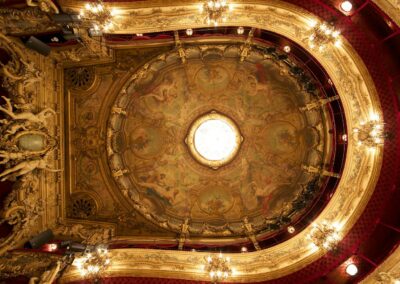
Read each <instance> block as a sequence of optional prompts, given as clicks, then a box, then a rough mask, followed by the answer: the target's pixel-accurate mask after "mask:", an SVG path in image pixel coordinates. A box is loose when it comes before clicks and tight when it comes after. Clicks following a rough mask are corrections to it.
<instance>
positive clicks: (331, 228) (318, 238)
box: [308, 222, 340, 251]
mask: <svg viewBox="0 0 400 284" xmlns="http://www.w3.org/2000/svg"><path fill="white" fill-rule="evenodd" d="M308 239H310V240H311V242H312V246H313V247H317V248H319V249H322V250H326V251H330V250H336V248H337V245H338V244H339V241H340V236H339V229H338V226H337V225H333V224H332V225H331V224H329V223H327V222H323V223H321V224H313V226H312V229H311V232H310V234H309V235H308Z"/></svg>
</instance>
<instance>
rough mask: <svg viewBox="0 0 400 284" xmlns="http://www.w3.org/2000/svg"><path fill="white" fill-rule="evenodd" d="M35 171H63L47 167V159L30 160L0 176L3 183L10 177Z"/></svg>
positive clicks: (5, 171)
mask: <svg viewBox="0 0 400 284" xmlns="http://www.w3.org/2000/svg"><path fill="white" fill-rule="evenodd" d="M35 169H40V170H45V171H49V172H60V171H62V170H57V169H52V168H49V167H48V166H47V162H46V159H45V157H44V158H41V159H37V160H28V161H23V162H20V163H19V164H17V165H15V166H14V167H12V168H9V169H6V170H4V171H3V172H2V173H1V174H0V178H2V179H1V181H5V180H7V179H9V178H10V177H12V176H14V177H17V176H22V175H25V174H27V173H30V172H31V171H33V170H35Z"/></svg>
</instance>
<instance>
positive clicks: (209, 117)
mask: <svg viewBox="0 0 400 284" xmlns="http://www.w3.org/2000/svg"><path fill="white" fill-rule="evenodd" d="M242 141H243V137H242V136H241V135H240V132H239V129H238V127H237V126H236V124H235V123H234V122H233V120H232V119H230V118H228V117H227V116H225V115H222V114H220V113H217V112H216V111H212V112H210V113H207V114H205V115H203V116H201V117H200V118H198V119H196V120H195V122H194V123H193V124H192V125H191V127H190V130H189V134H188V136H187V138H186V143H187V145H188V148H189V151H190V152H191V154H192V155H193V157H194V158H195V159H196V160H197V161H198V162H199V163H201V164H203V165H206V166H209V167H211V168H213V169H218V168H219V167H221V166H223V165H225V164H227V163H229V162H230V161H232V159H233V158H234V157H235V156H236V154H237V152H238V151H239V149H240V144H241V142H242Z"/></svg>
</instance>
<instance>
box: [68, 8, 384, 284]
mask: <svg viewBox="0 0 400 284" xmlns="http://www.w3.org/2000/svg"><path fill="white" fill-rule="evenodd" d="M70 2H71V1H69V3H70ZM165 2H166V1H165ZM64 3H65V2H64ZM163 3H164V2H163ZM169 3H170V2H169ZM242 3H244V2H240V3H238V4H235V7H234V11H233V12H232V14H231V16H229V17H228V19H227V22H226V23H224V25H226V26H251V27H255V28H260V29H264V30H270V31H272V32H275V33H278V34H281V35H283V36H285V37H287V38H289V39H291V40H293V41H294V42H296V43H298V44H300V45H302V46H303V47H304V48H305V49H306V50H307V51H308V52H309V53H310V54H312V55H313V56H314V57H315V58H316V59H317V60H318V61H319V62H320V64H321V65H322V66H323V67H324V69H325V70H326V72H327V73H328V75H329V76H330V78H331V80H332V82H333V83H334V85H335V86H336V88H337V91H338V93H339V95H340V99H341V102H342V105H343V108H344V112H345V115H346V120H347V127H348V131H347V132H348V133H351V129H353V128H355V127H356V126H358V125H359V123H360V122H361V121H368V120H369V119H370V117H371V115H372V114H378V115H379V116H380V117H382V111H381V106H380V102H379V99H378V96H377V93H376V89H375V86H374V84H373V81H372V79H371V77H370V75H369V73H368V71H367V68H366V67H365V65H364V63H363V62H362V60H361V58H360V57H359V56H358V55H357V53H356V52H355V50H354V49H353V48H352V47H351V45H350V44H349V43H348V42H347V41H346V39H345V38H344V37H342V36H341V37H340V39H341V41H342V45H341V46H340V47H338V48H336V47H334V46H333V45H328V46H327V48H326V50H325V52H323V53H320V52H318V51H316V50H312V49H310V48H309V47H308V46H307V45H306V44H305V43H304V40H305V39H306V36H307V32H308V30H309V23H310V21H312V20H315V19H316V17H315V16H314V15H313V14H310V13H309V12H307V11H305V10H303V9H301V8H299V7H297V6H294V5H292V4H288V3H285V2H281V1H277V0H271V1H268V2H265V1H252V2H251V3H250V2H247V1H246V2H245V3H246V4H242ZM174 4H175V2H174ZM196 4H197V2H195V1H185V4H182V5H181V6H168V5H165V6H163V5H161V4H160V7H158V8H157V9H153V8H148V9H131V10H128V8H127V9H126V10H124V11H123V12H124V13H126V15H128V14H129V13H133V12H134V13H133V14H131V15H129V16H124V15H121V18H120V20H121V26H120V29H119V30H118V31H116V32H118V33H147V32H154V31H165V30H177V29H179V30H183V29H186V28H196V27H204V26H205V25H204V23H203V21H202V17H200V16H196V15H198V14H196V13H198V12H197V10H196ZM125 5H128V4H125ZM188 14H189V15H191V17H188V16H187V15H188ZM353 140H354V139H349V142H348V150H347V157H348V159H347V160H346V164H345V166H344V170H343V172H342V177H341V180H340V182H339V185H338V188H337V190H336V192H335V194H334V195H333V197H332V199H331V201H330V202H329V204H328V205H327V206H326V207H325V208H324V210H323V211H322V212H321V214H320V215H319V216H318V218H317V219H316V220H315V222H316V223H321V222H323V221H327V222H329V223H336V224H338V226H339V227H340V229H341V231H340V236H341V237H344V236H345V235H346V234H347V233H348V232H349V231H350V229H351V228H352V226H353V225H354V224H355V222H356V221H357V219H358V218H359V217H360V215H361V214H362V212H363V211H364V208H365V206H366V204H367V203H368V201H369V199H370V197H371V195H372V193H373V191H374V188H375V185H376V182H377V180H378V177H379V174H380V169H381V164H382V156H383V148H382V146H379V147H377V148H374V149H373V150H372V151H371V150H369V149H368V148H363V147H360V146H357V145H356V142H355V141H353ZM310 231H311V226H309V227H307V228H306V229H304V230H303V231H302V232H300V233H299V234H297V235H296V236H294V237H293V238H291V239H289V240H288V241H286V242H283V243H280V244H278V245H276V246H273V247H271V248H268V249H265V250H261V251H257V252H252V253H245V254H227V256H229V257H231V260H232V261H231V262H232V267H234V268H235V269H236V270H237V273H236V274H235V275H233V276H232V277H231V278H229V281H230V282H235V283H238V282H257V281H266V280H271V279H275V278H279V277H283V276H285V275H288V274H290V273H293V272H295V271H298V270H300V269H301V268H303V267H305V266H307V265H309V264H311V263H312V262H314V261H316V260H317V259H319V258H320V257H321V256H323V254H324V252H323V251H321V250H318V249H311V248H310V244H309V241H307V235H308V234H309V233H310ZM205 255H206V254H205V253H200V252H182V251H168V250H147V249H127V250H125V249H124V250H114V251H112V262H113V264H112V266H111V268H110V269H109V270H108V271H107V275H108V276H136V277H140V276H141V277H146V276H151V277H160V278H177V279H193V280H207V275H205V273H202V272H201V270H200V265H201V264H202V261H203V258H204V256H205ZM79 279H80V276H79V275H78V272H77V271H76V270H74V269H71V270H69V271H68V272H67V273H66V274H65V276H64V278H63V280H64V281H73V280H79Z"/></svg>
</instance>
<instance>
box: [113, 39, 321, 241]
mask: <svg viewBox="0 0 400 284" xmlns="http://www.w3.org/2000/svg"><path fill="white" fill-rule="evenodd" d="M186 54H187V58H186V62H185V63H184V64H183V63H182V61H181V58H179V56H178V55H177V54H176V53H171V54H164V55H162V56H159V57H158V58H157V59H156V60H153V61H151V62H149V63H148V64H146V65H145V66H144V67H143V68H141V69H140V70H139V71H138V72H136V73H135V74H134V75H132V76H131V78H130V79H129V80H128V81H127V83H126V84H125V85H124V86H123V87H122V89H121V90H120V92H119V94H118V96H117V98H116V100H115V102H114V106H113V108H112V109H113V112H112V114H111V116H110V118H109V126H108V130H107V136H108V141H107V147H108V156H109V166H110V167H111V170H112V172H113V176H114V179H115V181H116V183H117V184H118V187H119V189H120V191H121V193H122V194H123V195H124V196H126V197H127V199H128V200H130V201H131V204H132V205H133V208H135V209H136V210H137V211H139V212H141V214H142V215H144V216H145V217H146V218H147V219H148V220H151V221H153V222H154V223H156V224H158V225H160V226H161V227H163V228H165V229H168V230H172V231H177V232H179V231H180V229H181V225H180V224H182V223H184V222H185V220H188V221H189V223H190V224H191V227H190V232H191V233H192V234H194V235H196V234H198V235H210V236H212V235H226V236H227V235H236V234H240V232H242V229H241V228H242V227H243V222H244V220H246V222H247V220H251V222H252V224H253V225H254V228H260V229H261V228H262V227H263V226H265V224H267V223H268V220H272V219H274V218H275V217H276V216H280V215H282V214H283V213H284V212H288V211H290V210H292V207H293V206H292V205H293V201H294V200H296V199H297V198H298V197H299V195H300V194H301V193H302V192H304V187H305V186H306V185H307V184H308V183H309V182H310V181H312V179H313V178H314V176H313V175H312V174H309V173H308V172H305V171H304V170H303V168H302V165H312V166H317V165H320V164H321V163H322V161H323V159H324V157H325V156H326V155H325V154H324V151H327V150H326V147H324V141H325V137H324V136H325V134H324V133H325V131H326V129H324V124H323V123H322V122H323V118H322V117H321V115H322V114H321V113H320V110H315V111H301V108H302V107H303V106H304V105H306V104H307V103H309V102H311V101H312V100H313V98H312V97H311V95H310V94H309V93H307V92H306V91H305V90H304V89H303V88H302V87H301V85H300V84H299V83H298V82H297V80H296V79H295V78H294V77H293V76H291V75H289V73H288V71H287V69H285V68H284V67H283V66H282V64H281V63H280V62H277V61H274V60H272V59H271V58H266V57H264V56H263V55H262V54H261V53H260V52H256V51H253V52H252V53H251V54H250V56H249V57H248V58H247V59H246V60H244V62H241V60H240V56H239V55H240V51H239V49H238V47H237V46H231V47H228V46H223V47H221V46H219V47H213V46H200V47H192V48H191V49H188V50H187V51H186ZM213 110H214V111H217V112H219V113H221V114H223V115H226V116H228V117H229V118H231V119H232V120H233V121H234V122H235V123H236V124H237V126H238V128H239V130H240V132H241V135H242V136H243V138H244V140H243V143H242V145H241V148H240V150H239V153H238V154H237V155H236V157H235V158H234V159H233V160H232V161H231V162H230V163H229V164H227V165H224V166H222V167H220V168H218V169H212V168H209V167H207V166H205V165H202V164H200V163H199V162H197V161H196V160H195V159H194V158H193V157H192V156H191V153H190V151H189V149H188V147H187V145H186V143H185V138H186V136H187V134H188V131H189V129H190V126H191V124H192V123H193V122H194V121H195V120H196V119H197V118H198V117H200V116H202V115H204V114H207V113H209V112H210V111H213ZM292 211H293V210H292ZM296 213H300V211H299V212H296Z"/></svg>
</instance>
